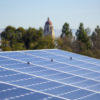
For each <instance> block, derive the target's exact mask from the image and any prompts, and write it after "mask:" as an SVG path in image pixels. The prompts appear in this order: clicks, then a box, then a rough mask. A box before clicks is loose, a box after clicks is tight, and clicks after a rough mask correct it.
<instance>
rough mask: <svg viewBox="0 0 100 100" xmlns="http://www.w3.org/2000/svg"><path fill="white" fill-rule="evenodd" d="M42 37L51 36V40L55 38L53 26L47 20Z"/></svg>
mask: <svg viewBox="0 0 100 100" xmlns="http://www.w3.org/2000/svg"><path fill="white" fill-rule="evenodd" d="M44 36H51V37H52V39H54V38H55V34H54V29H53V25H52V22H51V21H50V19H49V18H48V20H47V21H46V23H45V26H44Z"/></svg>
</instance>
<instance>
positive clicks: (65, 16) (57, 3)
mask: <svg viewBox="0 0 100 100" xmlns="http://www.w3.org/2000/svg"><path fill="white" fill-rule="evenodd" d="M47 17H50V19H51V21H52V22H53V26H54V28H55V29H61V28H62V25H63V24H64V23H65V22H68V23H69V24H70V27H71V28H72V29H77V28H78V26H79V23H80V22H83V23H84V25H85V27H90V28H91V29H92V30H93V29H94V28H95V27H96V25H100V0H0V28H5V27H6V26H8V25H13V26H15V27H20V26H22V27H24V28H28V27H36V28H39V27H43V26H44V23H45V21H46V20H47Z"/></svg>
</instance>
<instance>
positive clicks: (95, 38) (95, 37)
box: [91, 26, 100, 49]
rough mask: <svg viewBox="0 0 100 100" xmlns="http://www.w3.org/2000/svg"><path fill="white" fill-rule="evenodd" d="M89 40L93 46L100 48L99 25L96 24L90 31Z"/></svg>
mask: <svg viewBox="0 0 100 100" xmlns="http://www.w3.org/2000/svg"><path fill="white" fill-rule="evenodd" d="M91 40H92V43H93V48H95V49H100V27H99V26H97V27H96V28H95V31H94V32H93V33H92V36H91Z"/></svg>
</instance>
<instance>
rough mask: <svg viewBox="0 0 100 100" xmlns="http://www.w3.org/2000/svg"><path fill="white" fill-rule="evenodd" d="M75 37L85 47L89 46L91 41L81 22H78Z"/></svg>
mask: <svg viewBox="0 0 100 100" xmlns="http://www.w3.org/2000/svg"><path fill="white" fill-rule="evenodd" d="M76 38H77V40H78V41H80V42H82V43H84V44H85V45H86V48H87V49H89V48H90V47H91V43H90V40H89V37H88V35H87V32H86V30H85V29H84V25H83V23H80V26H79V29H78V30H77V32H76Z"/></svg>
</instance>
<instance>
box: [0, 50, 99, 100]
mask: <svg viewBox="0 0 100 100" xmlns="http://www.w3.org/2000/svg"><path fill="white" fill-rule="evenodd" d="M0 100H100V60H98V59H94V58H90V57H86V56H82V55H78V54H75V53H71V52H66V51H63V50H58V49H44V50H28V51H14V52H1V53H0Z"/></svg>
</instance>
